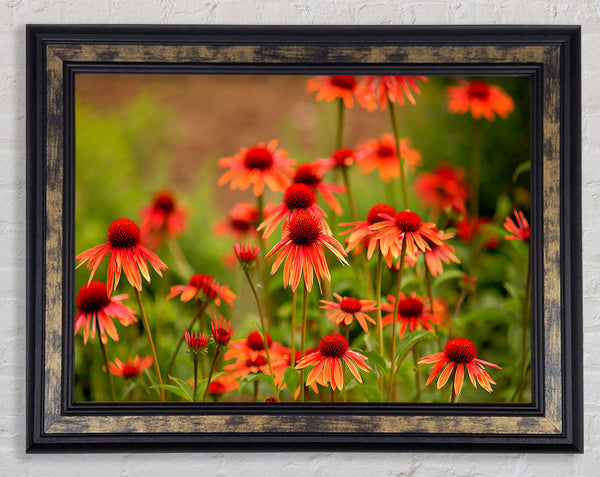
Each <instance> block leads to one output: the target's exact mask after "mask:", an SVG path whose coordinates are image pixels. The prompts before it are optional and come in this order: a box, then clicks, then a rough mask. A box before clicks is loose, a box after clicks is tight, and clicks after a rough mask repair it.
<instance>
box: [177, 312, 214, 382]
mask: <svg viewBox="0 0 600 477" xmlns="http://www.w3.org/2000/svg"><path fill="white" fill-rule="evenodd" d="M207 306H208V304H207V303H204V302H202V305H200V309H199V310H198V312H197V313H196V315H195V316H194V318H192V321H190V324H189V326H188V327H187V329H186V330H185V331H188V332H189V331H191V329H192V327H193V326H194V323H196V321H198V318H200V317H201V316H202V313H204V310H206V307H207ZM184 339H185V332H184V333H183V334H182V335H181V336H180V337H179V341H178V342H177V346H175V351H173V355H172V356H171V360H170V361H169V369H168V371H167V376H170V375H171V371H172V370H173V364H175V357H176V356H177V353H178V352H179V348H181V345H182V343H183V340H184Z"/></svg>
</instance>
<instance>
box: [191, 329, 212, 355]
mask: <svg viewBox="0 0 600 477" xmlns="http://www.w3.org/2000/svg"><path fill="white" fill-rule="evenodd" d="M209 340H210V336H208V335H205V334H203V333H190V332H189V331H186V332H185V341H186V342H187V344H188V347H189V349H190V351H191V352H192V353H204V352H205V351H206V350H207V346H208V341H209Z"/></svg>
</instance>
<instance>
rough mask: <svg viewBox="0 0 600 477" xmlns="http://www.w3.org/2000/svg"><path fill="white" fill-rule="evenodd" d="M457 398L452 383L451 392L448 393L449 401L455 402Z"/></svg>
mask: <svg viewBox="0 0 600 477" xmlns="http://www.w3.org/2000/svg"><path fill="white" fill-rule="evenodd" d="M451 384H452V383H451ZM457 399H458V396H457V395H456V393H455V392H454V385H452V394H451V395H450V403H455V402H456V400H457Z"/></svg>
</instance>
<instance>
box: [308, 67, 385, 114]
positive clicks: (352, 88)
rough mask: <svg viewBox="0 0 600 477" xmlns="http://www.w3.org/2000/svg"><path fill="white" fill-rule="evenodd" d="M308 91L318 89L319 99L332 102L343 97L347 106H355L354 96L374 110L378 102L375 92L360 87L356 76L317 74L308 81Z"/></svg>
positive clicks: (370, 109) (365, 106)
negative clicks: (376, 101)
mask: <svg viewBox="0 0 600 477" xmlns="http://www.w3.org/2000/svg"><path fill="white" fill-rule="evenodd" d="M306 86H307V88H306V91H308V92H309V93H312V92H314V91H318V93H317V101H322V100H325V101H327V102H331V101H333V100H334V99H336V98H341V99H342V100H343V101H344V105H345V106H346V107H347V108H351V107H353V106H354V98H356V100H357V101H358V102H359V103H360V104H361V105H362V106H363V107H364V108H366V109H368V110H369V111H373V110H374V109H375V108H376V107H377V104H376V103H375V98H374V95H373V92H372V91H370V90H368V89H367V88H360V89H359V88H358V82H357V81H356V78H355V77H354V76H317V77H315V78H312V79H309V80H308V81H307V82H306Z"/></svg>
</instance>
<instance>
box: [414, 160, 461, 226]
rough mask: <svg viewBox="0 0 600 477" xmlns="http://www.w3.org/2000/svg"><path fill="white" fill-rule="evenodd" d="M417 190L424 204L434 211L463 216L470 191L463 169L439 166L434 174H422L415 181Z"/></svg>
mask: <svg viewBox="0 0 600 477" xmlns="http://www.w3.org/2000/svg"><path fill="white" fill-rule="evenodd" d="M415 190H416V192H417V194H418V195H419V197H420V198H421V200H422V201H423V203H424V204H425V205H426V206H428V207H431V208H432V209H433V210H434V211H436V212H440V211H444V212H446V213H449V212H454V213H456V214H458V215H460V216H463V215H464V214H465V213H466V211H467V209H466V205H465V204H466V201H467V199H468V197H469V189H468V186H467V183H466V181H465V171H464V169H463V168H462V167H452V165H450V164H446V163H442V164H438V166H437V167H436V168H435V170H434V171H433V172H422V173H420V174H419V176H418V177H417V179H416V181H415Z"/></svg>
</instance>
